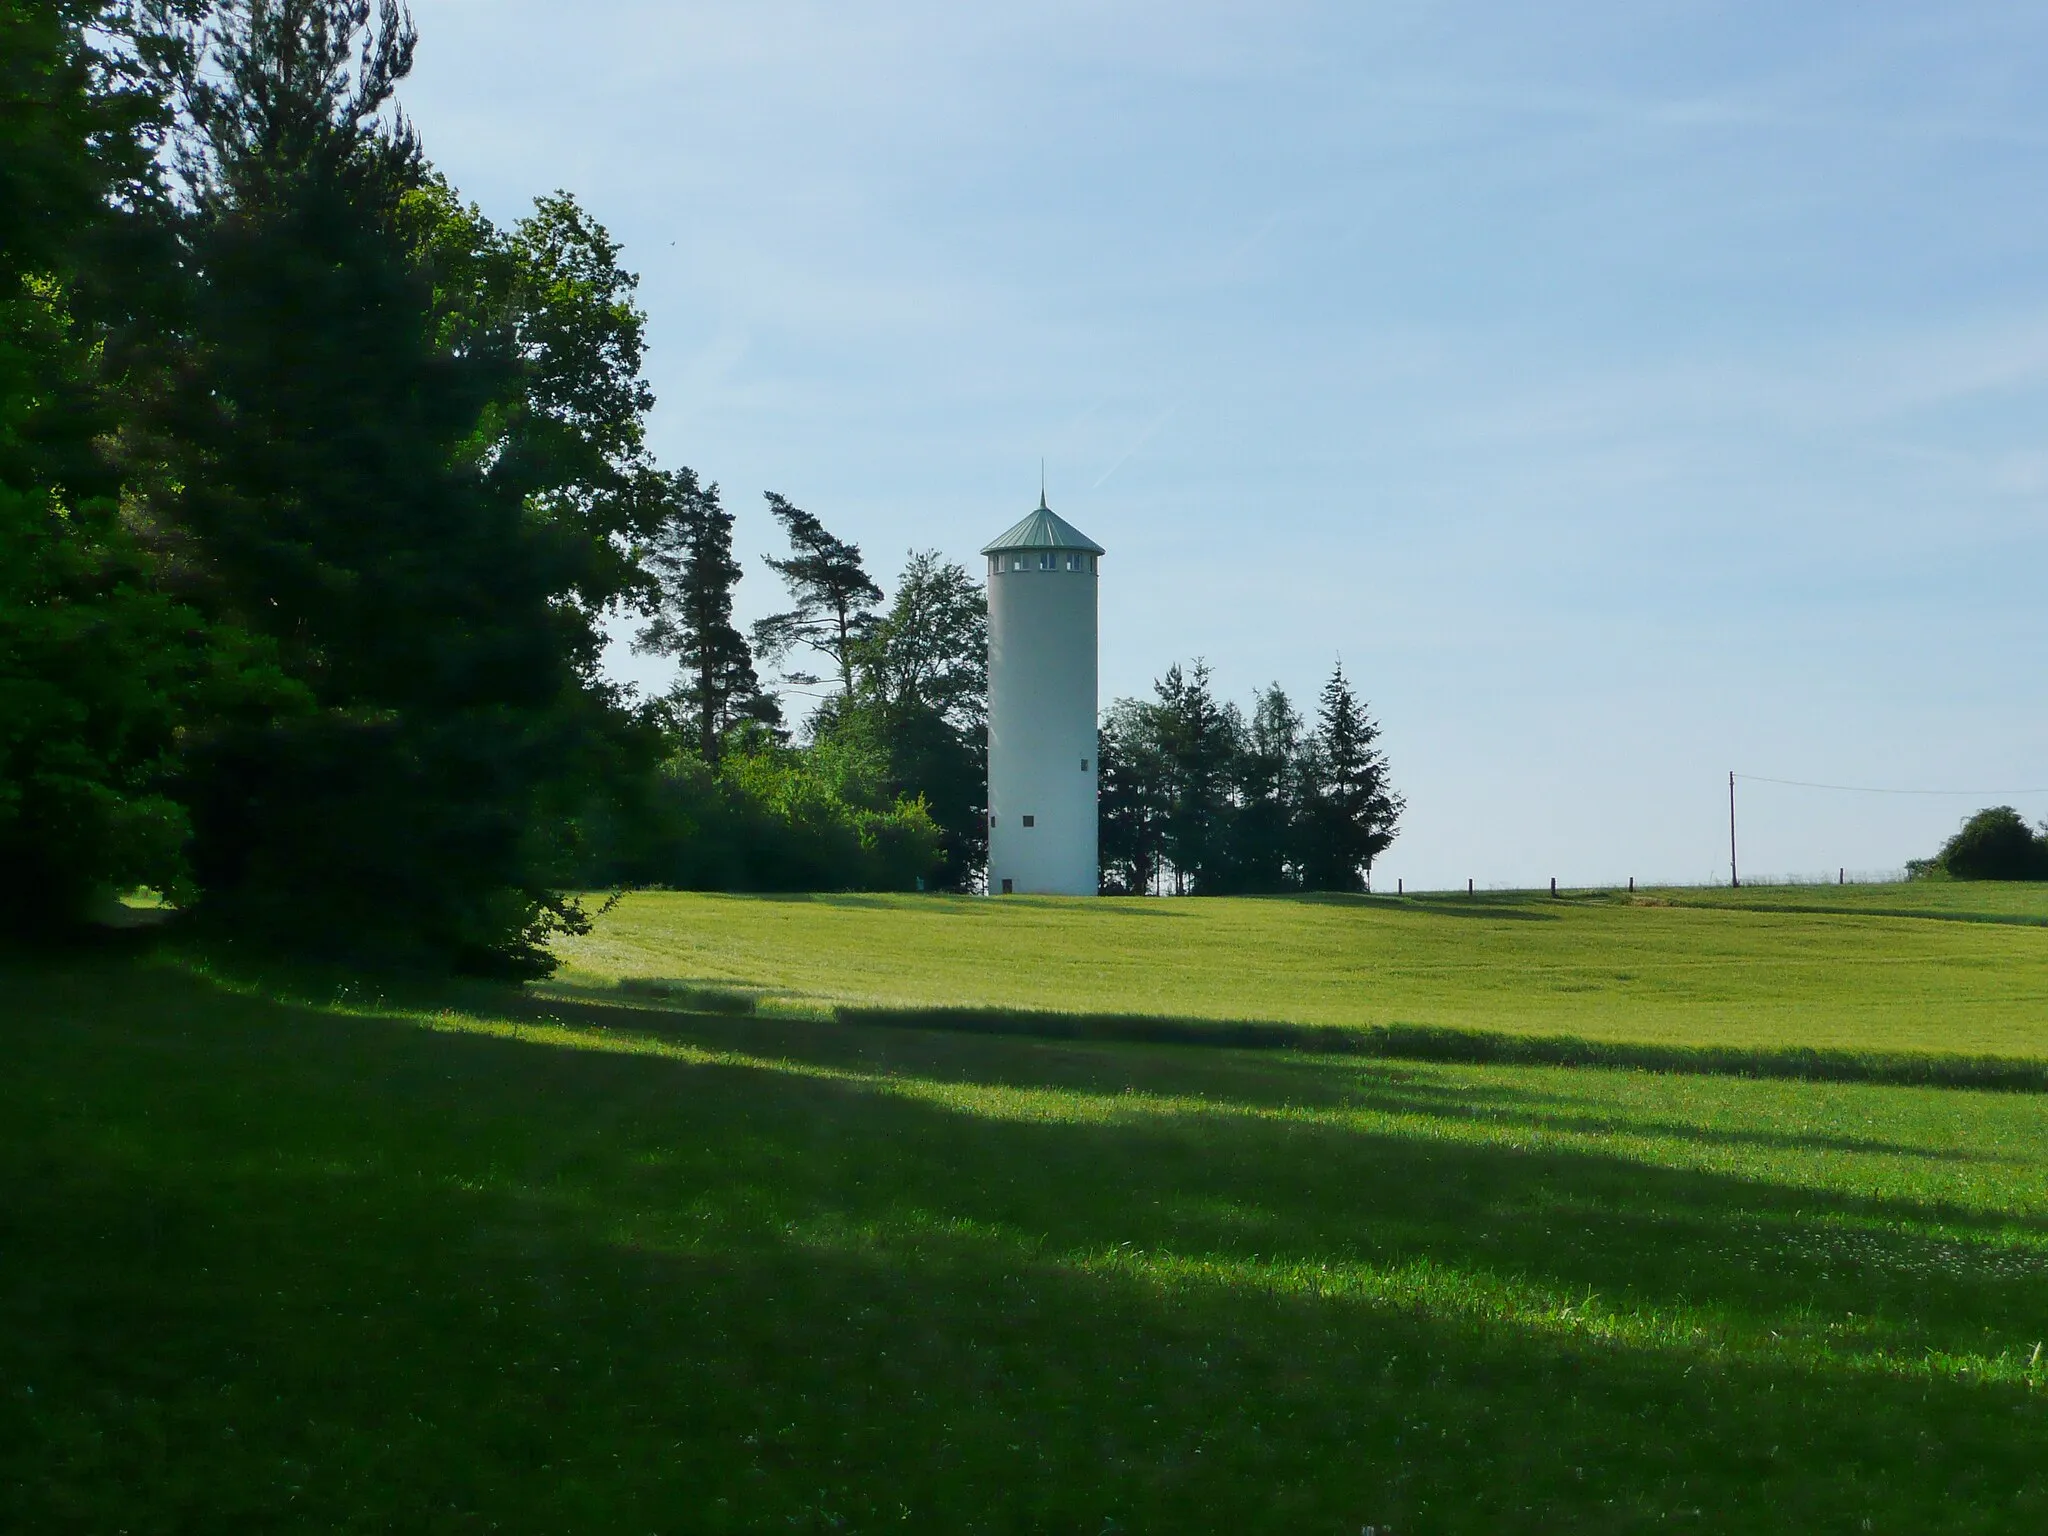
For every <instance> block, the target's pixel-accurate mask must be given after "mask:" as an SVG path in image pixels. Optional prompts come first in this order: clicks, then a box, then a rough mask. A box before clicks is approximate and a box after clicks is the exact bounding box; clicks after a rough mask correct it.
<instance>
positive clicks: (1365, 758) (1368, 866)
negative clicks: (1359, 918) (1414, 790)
mask: <svg viewBox="0 0 2048 1536" xmlns="http://www.w3.org/2000/svg"><path fill="white" fill-rule="evenodd" d="M1379 735H1380V728H1379V726H1378V725H1377V724H1375V723H1374V722H1373V720H1372V718H1371V716H1370V715H1368V714H1367V713H1366V710H1365V707H1364V706H1363V705H1362V704H1360V703H1359V701H1358V696H1357V695H1356V694H1355V693H1353V692H1352V689H1351V684H1350V682H1349V681H1348V680H1347V679H1346V678H1345V676H1344V667H1343V664H1342V663H1339V664H1338V666H1337V668H1336V670H1335V671H1333V672H1332V673H1331V674H1330V680H1329V681H1328V682H1327V683H1325V684H1324V685H1323V692H1322V697H1321V699H1320V701H1319V702H1318V705H1317V709H1316V730H1315V735H1314V738H1313V740H1312V741H1311V743H1310V746H1309V750H1308V753H1307V764H1306V766H1307V772H1306V776H1305V779H1306V781H1305V783H1304V785H1303V790H1302V807H1301V827H1302V836H1303V842H1302V851H1301V860H1302V866H1303V883H1304V884H1305V885H1306V886H1307V887H1308V888H1309V889H1310V890H1317V891H1356V890H1361V889H1363V888H1364V887H1365V885H1366V883H1367V881H1368V880H1369V879H1370V878H1371V874H1372V865H1373V860H1375V859H1376V858H1378V857H1379V855H1380V854H1381V853H1383V852H1384V851H1385V850H1386V849H1387V847H1388V845H1389V844H1391V843H1392V842H1393V841H1394V833H1395V830H1396V828H1397V827H1398V825H1399V823H1400V819H1401V811H1402V809H1403V808H1404V806H1405V805H1406V802H1405V801H1404V800H1403V799H1402V798H1401V797H1400V796H1399V795H1397V794H1395V793H1394V792H1393V789H1392V788H1391V786H1390V785H1389V783H1388V780H1387V762H1386V757H1385V755H1384V754H1383V753H1381V752H1380V750H1379V748H1378V747H1377V745H1376V743H1377V742H1378V740H1379Z"/></svg>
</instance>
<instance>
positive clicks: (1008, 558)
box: [988, 549, 1095, 576]
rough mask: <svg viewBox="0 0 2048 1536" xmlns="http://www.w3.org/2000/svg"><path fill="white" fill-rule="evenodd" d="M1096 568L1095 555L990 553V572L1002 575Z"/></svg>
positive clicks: (993, 574)
mask: <svg viewBox="0 0 2048 1536" xmlns="http://www.w3.org/2000/svg"><path fill="white" fill-rule="evenodd" d="M1094 569H1095V557H1094V556H1093V555H1078V554H1069V555H1063V554H1060V553H1059V552H1058V551H1056V550H1050V549H1048V550H1044V551H1034V552H1032V553H1029V554H1009V555H990V556H989V557H988V573H989V575H991V576H996V575H1000V574H1001V573H1002V572H1003V571H1005V570H1011V571H1092V570H1094Z"/></svg>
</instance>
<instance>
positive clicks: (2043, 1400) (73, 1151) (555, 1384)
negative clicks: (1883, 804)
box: [0, 888, 2048, 1536]
mask: <svg viewBox="0 0 2048 1536" xmlns="http://www.w3.org/2000/svg"><path fill="white" fill-rule="evenodd" d="M1731 894H1732V893H1731ZM1741 894H1742V896H1743V897H1745V898H1748V897H1751V896H1752V895H1754V900H1753V901H1750V902H1748V903H1747V904H1745V905H1744V906H1740V907H1731V906H1730V905H1729V904H1728V903H1727V902H1724V901H1723V900H1722V899H1721V898H1720V897H1711V896H1707V895H1705V894H1704V893H1702V894H1701V895H1700V898H1699V900H1698V901H1697V904H1695V905H1689V906H1651V905H1643V906H1630V905H1626V904H1623V903H1619V902H1613V901H1606V900H1600V901H1593V900H1586V901H1566V902H1560V903H1557V904H1555V906H1553V905H1552V904H1550V903H1548V901H1547V899H1538V898H1505V897H1502V898H1486V899H1483V900H1481V901H1479V902H1477V903H1475V904H1474V905H1473V907H1472V908H1471V909H1468V910H1467V911H1450V910H1444V908H1445V907H1446V906H1447V905H1448V903H1447V902H1446V903H1441V904H1440V903H1437V902H1434V901H1431V902H1422V903H1416V904H1414V905H1412V906H1407V907H1398V908H1397V907H1390V906H1384V905H1381V904H1373V905H1370V906H1368V905H1367V904H1365V903H1305V902H1296V903H1289V902H1245V903H1214V904H1211V903H1196V902H1182V903H1157V904H1149V905H1148V904H1135V903H1134V904H1123V903H1103V904H1095V905H1090V904H1080V903H1074V904H1059V903H1038V902H1016V903H980V904H976V903H963V902H948V901H940V900H936V899H932V900H926V901H923V902H911V901H907V900H906V901H895V900H883V899H859V900H856V899H852V898H833V899H818V900H811V901H766V900H755V901H743V900H728V899H714V898H690V897H665V896H647V897H638V898H632V899H629V900H628V901H627V902H626V903H624V904H622V906H621V907H620V908H619V909H618V910H616V911H615V912H613V913H612V914H610V915H609V916H607V917H606V918H605V919H604V920H603V922H601V924H600V926H599V930H598V932H597V933H596V934H595V935H593V936H592V937H591V938H590V939H587V940H583V941H579V942H578V943H577V944H576V945H575V946H574V947H573V951H572V955H571V958H572V961H573V967H574V968H573V971H572V973H571V974H570V975H568V976H566V977H565V978H564V979H563V981H562V983H561V984H560V986H559V987H558V988H554V989H552V993H551V995H542V996H540V997H534V996H531V995H528V996H521V995H517V994H513V993H510V992H500V991H493V990H489V989H476V990H464V991H460V992H454V991H447V992H441V993H438V994H433V995H429V994H424V993H421V994H406V995H400V996H392V997H380V996H379V995H378V994H377V992H376V990H375V989H374V988H372V987H370V986H369V985H367V984H366V983H363V982H361V981H360V980H358V981H354V982H352V983H350V984H348V985H346V986H344V985H341V984H337V982H336V981H335V980H334V979H333V978H314V977H312V976H309V975H304V974H300V975H297V976H288V977H284V978H278V977H276V976H272V977H270V978H269V980H268V982H267V983H266V982H264V981H263V980H262V979H261V978H258V977H256V976H254V975H252V974H251V973H248V972H245V971H239V970H236V969H234V968H231V967H230V968H225V969H223V968H222V967H221V966H220V965H219V964H218V963H217V962H216V963H211V964H209V963H202V962H200V961H198V960H195V959H192V958H190V957H181V956H180V955H179V954H178V953H177V952H175V951H173V950H168V949H166V950H162V951H159V952H157V953H154V954H150V953H135V954H131V953H126V952H115V951H111V950H110V951H108V952H105V953H83V954H75V955H71V956H62V957H56V958H48V957H45V958H41V959H29V958H23V957H16V958H15V959H12V960H8V961H0V1061H4V1063H5V1067H6V1070H5V1071H4V1072H0V1529H9V1530H13V1529H20V1530H35V1531H67V1530H71V1531H117V1530H125V1531H130V1532H137V1533H140V1532H182V1531H214V1530H282V1529H304V1530H321V1531H327V1530H385V1529H398V1530H425V1531H450V1532H467V1531H489V1530H500V1531H614V1530H617V1531H629V1532H643V1531H658V1532H681V1531H700V1530H704V1531H717V1530H735V1531H737V1530H777V1531H790V1530H799V1531H803V1530H808V1531H874V1530H929V1531H988V1532H1008V1531H1046V1532H1087V1533H1090V1536H1097V1533H1102V1532H1110V1531H1120V1532H1151V1531H1172V1532H1181V1531H1232V1532H1235V1531H1260V1530H1271V1531H1287V1532H1296V1531H1301V1532H1329V1533H1333V1536H1334V1533H1346V1536H1349V1533H1356V1532H1358V1531H1359V1530H1361V1529H1362V1528H1364V1527H1367V1526H1371V1527H1374V1528H1375V1529H1377V1530H1378V1531H1381V1532H1385V1531H1387V1530H1389V1529H1391V1530H1392V1531H1394V1532H1397V1533H1404V1536H1405V1533H1418V1536H1419V1533H1425V1532H1435V1531H1443V1532H1496V1531H1532V1532H1534V1531H1542V1532H1550V1531H1560V1530H1571V1531H1588V1532H1624V1531H1651V1530H1665V1529H1672V1528H1678V1529H1695V1530H1701V1531H1732V1530H1740V1531H1744V1532H1814V1531H1845V1532H1858V1531H1865V1530H1869V1531H1878V1532H1916V1533H1917V1532H1928V1531H1982V1532H2011V1531H2031V1530H2039V1529H2042V1528H2044V1527H2048V1462H2044V1461H2043V1458H2042V1456H2041V1447H2042V1445H2043V1444H2044V1443H2048V1349H2044V1347H2043V1346H2044V1343H2048V1096H2043V1095H2040V1094H2032V1093H2001V1092H1974V1091H1958V1090H1954V1089H1940V1088H1928V1087H1903V1086H1889V1085H1881V1084H1871V1083H1841V1082H1801V1081H1786V1080H1761V1079H1748V1078H1743V1077H1739V1076H1730V1075H1717V1074H1703V1073H1651V1072H1642V1071H1622V1070H1610V1069H1592V1068H1562V1067H1527V1066H1467V1065H1452V1064H1443V1063H1429V1062H1409V1061H1390V1060H1382V1059H1364V1058H1359V1057H1345V1056H1332V1055H1323V1054H1312V1053H1302V1052H1295V1051H1286V1050H1231V1049H1222V1048H1216V1047H1205V1046H1196V1045H1180V1046H1165V1045H1135V1044H1127V1043H1104V1042H1095V1041H1086V1042H1071V1041H1049V1040H1045V1039H1035V1038H1028V1037H1021V1036H1004V1035H991V1034H972V1033H963V1032H960V1031H958V1030H950V1031H947V1030H937V1031H935V1030H925V1029H916V1028H900V1027H884V1026H881V1025H879V1024H874V1023H862V1024H858V1025H848V1024H843V1023H836V1022H832V1021H831V1018H830V1017H829V1015H830V1013H831V1010H832V1009H834V1008H836V1007H838V1006H839V1005H841V1004H844V1003H851V1004H869V1005H883V1004H886V1005H888V1006H891V1007H894V1008H897V1009H899V1010H915V1009H919V1008H929V1009H942V1008H945V1007H952V1006H962V1005H988V1006H1000V1007H1026V1008H1046V1009H1061V1010H1066V1011H1069V1012H1075V1013H1081V1014H1096V1013H1100V1014H1109V1013H1126V1012H1141V1013H1149V1014H1157V1015H1161V1016H1165V1015H1169V1014H1172V1013H1174V1012H1176V1011H1185V1012H1186V1013H1188V1014H1190V1015H1196V1016H1199V1017H1203V1018H1210V1019H1224V1018H1230V1019H1237V1018H1256V1019H1263V1020H1271V1021H1276V1022H1309V1023H1347V1022H1348V1023H1358V1022H1371V1021H1374V1020H1378V1019H1382V1018H1394V1019H1416V1018H1424V1017H1427V1018H1430V1019H1434V1020H1436V1021H1438V1022H1441V1023H1445V1024H1448V1025H1452V1026H1457V1027H1465V1026H1468V1025H1473V1026H1480V1027H1486V1028H1495V1029H1518V1030H1537V1031H1567V1032H1573V1033H1578V1034H1581V1035H1586V1036H1588V1037H1591V1036H1593V1035H1595V1034H1599V1035H1602V1036H1604V1037H1607V1038H1613V1039H1644V1040H1658V1041H1667V1042H1680V1043H1691V1044H1700V1043H1708V1044H1711V1043H1714V1042H1715V1041H1717V1040H1718V1041H1721V1042H1722V1043H1726V1042H1727V1041H1728V1040H1735V1041H1737V1042H1748V1043H1753V1044H1757V1045H1759V1046H1775V1045H1777V1044H1780V1043H1782V1041H1783V1039H1784V1038H1785V1037H1786V1035H1787V1034H1788V1033H1789V1032H1800V1031H1803V1032H1805V1034H1804V1036H1803V1038H1806V1039H1808V1040H1814V1041H1824V1042H1831V1043H1835V1044H1838V1045H1841V1046H1843V1047H1845V1048H1849V1049H1859V1048H1861V1047H1862V1046H1864V1045H1865V1044H1867V1043H1868V1042H1867V1041H1866V1040H1865V1038H1864V1033H1863V1032H1864V1031H1867V1030H1871V1029H1878V1028H1881V1029H1883V1030H1885V1031H1886V1032H1887V1033H1886V1034H1885V1035H1884V1044H1885V1048H1886V1049H1929V1050H1950V1049H1969V1050H1988V1049H1996V1050H2000V1051H2004V1052H2008V1053H2014V1054H2019V1055H2031V1056H2034V1057H2043V1056H2048V1028H2044V1021H2043V1009H2042V1008H2041V1006H2040V999H2041V995H2042V989H2043V985H2044V971H2048V965H2044V961H2048V929H2043V928H2041V927H2039V926H2035V924H2037V923H2038V921H2039V919H2040V917H2041V916H2042V915H2044V914H2042V913H2041V912H2040V910H2039V905H2038V902H2037V900H2036V893H2032V892H2028V893H2017V892H2014V891H2012V890H1983V889H1980V890H1978V891H1976V892H1969V891H1967V890H1966V891H1965V892H1964V893H1963V894H1962V895H1960V896H1957V895H1952V894H1950V893H1949V892H1943V893H1942V894H1941V896H1940V897H1938V898H1929V897H1928V895H1927V893H1926V892H1923V891H1920V890H1917V889H1910V888H1909V889H1906V890H1903V891H1899V892H1894V893H1890V894H1887V893H1882V892H1859V891H1854V890H1852V891H1851V892H1849V893H1847V894H1846V895H1842V896H1839V897H1838V898H1836V901H1835V904H1834V905H1833V906H1832V907H1831V909H1830V910H1828V911H1823V912H1798V911H1790V910H1787V909H1786V908H1787V907H1788V906H1790V905H1799V904H1800V902H1797V901H1794V900H1793V899H1792V898H1791V897H1789V896H1783V895H1781V894H1780V893H1747V892H1745V893H1741ZM1800 894H1801V895H1802V896H1803V897H1804V898H1807V900H1806V903H1805V904H1808V905H1811V904H1813V903H1812V901H1811V900H1810V898H1812V897H1814V896H1815V895H1816V893H1815V892H1813V891H1808V892H1804V893H1800ZM1820 894H1822V895H1825V894H1826V893H1820ZM1655 899H1657V900H1666V899H1669V900H1674V901H1677V900H1684V901H1693V900H1694V893H1682V894H1681V893H1667V894H1666V895H1664V896H1659V897H1657V898H1655ZM1930 901H1933V902H1935V903H1937V905H1938V904H1939V903H1947V905H1945V906H1939V905H1938V910H1941V911H1944V912H1946V913H1947V916H1946V917H1902V916H1898V915H1896V913H1897V912H1898V911H1900V910H1902V909H1904V908H1906V907H1908V906H1909V905H1911V904H1913V903H1927V902H1930ZM1773 904H1775V906H1774V905H1773ZM1929 909H1930V910H1934V909H1937V908H1936V907H1930V908H1929ZM1473 911H1476V912H1477V913H1478V915H1471V914H1472V912H1473ZM1517 914H1520V915H1517ZM1972 918H1976V919H1992V918H1995V919H1997V920H1996V921H1990V920H1983V921H1968V920H1958V919H1972ZM1233 945H1235V946H1238V948H1237V951H1236V952H1235V953H1233V952H1232V948H1231V946H1233ZM1147 946H1157V947H1156V949H1154V950H1153V951H1152V953H1153V954H1154V955H1155V956H1156V959H1155V961H1154V964H1153V967H1152V968H1153V970H1154V972H1155V973H1156V974H1155V982H1156V984H1155V985H1153V986H1151V987H1149V988H1148V987H1147V985H1146V983H1145V980H1144V976H1143V971H1144V966H1145V959H1146V954H1147ZM1696 950H1699V951H1703V952H1704V953H1703V955H1702V954H1701V953H1694V951H1696ZM1460 956H1463V957H1464V958H1463V961H1462V963H1460V960H1459V957H1460ZM1603 966H1604V967H1605V970H1604V971H1603V970H1602V967H1603ZM1622 973H1627V974H1626V976H1624V975H1623V974H1622ZM635 978H637V979H639V982H640V985H638V986H637V987H622V986H621V985H620V983H621V982H624V981H628V980H632V979H635ZM650 979H652V981H655V982H659V983H661V984H662V985H665V986H668V987H669V988H671V990H672V991H674V990H675V989H681V991H680V992H679V993H677V995H680V996H684V997H689V996H691V995H694V996H695V997H696V998H697V1000H698V1001H700V1002H712V1003H721V1004H723V1003H725V1001H726V999H725V997H724V996H721V995H720V994H721V993H725V994H733V993H745V995H747V996H749V997H755V996H758V997H761V998H764V999H767V1000H768V1008H767V1011H766V1012H764V1013H757V1014H755V1015H752V1016H723V1017H721V1016H714V1015H708V1014H703V1013H690V1012H685V1011H680V1010H678V1009H676V1008H675V1007H673V1006H668V1005H667V1004H668V1003H672V1002H673V997H671V998H670V999H666V1000H665V999H664V998H663V997H662V996H661V994H660V993H659V992H657V991H656V990H654V988H653V986H652V985H651V984H650ZM1575 987H1576V988H1578V990H1573V988H1575ZM691 989H694V994H693V992H692V990H691ZM1951 991H1952V992H1954V994H1955V1005H1954V1006H1953V1007H1950V1006H1948V1005H1947V1004H1946V1003H1945V1001H1944V999H1945V997H1946V995H1947V994H1948V993H1949V992H1951ZM777 1009H780V1010H782V1011H781V1012H779V1013H778V1012H777V1011H776V1010H777ZM1425 1009H1436V1010H1438V1011H1437V1012H1435V1013H1430V1014H1425V1013H1424V1012H1423V1010H1425ZM1378 1010H1384V1012H1382V1011H1378ZM807 1015H808V1016H807ZM1774 1016H1780V1017H1782V1019H1783V1020H1784V1024H1783V1027H1782V1028H1781V1029H1779V1030H1776V1031H1774V1030H1773V1028H1772V1019H1773V1017H1774Z"/></svg>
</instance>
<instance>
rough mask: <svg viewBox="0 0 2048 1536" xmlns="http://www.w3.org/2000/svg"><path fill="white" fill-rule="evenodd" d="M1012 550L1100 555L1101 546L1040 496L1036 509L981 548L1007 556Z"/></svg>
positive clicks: (984, 550)
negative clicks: (1084, 551)
mask: <svg viewBox="0 0 2048 1536" xmlns="http://www.w3.org/2000/svg"><path fill="white" fill-rule="evenodd" d="M1013 549H1085V550H1087V551H1088V553H1089V554H1091V555H1099V554H1103V553H1104V552H1105V551H1104V550H1103V548H1102V546H1101V545H1100V544H1098V543H1096V542H1095V541H1094V540H1093V539H1091V538H1089V537H1088V535H1087V534H1085V533H1083V532H1082V531H1081V530H1080V529H1078V528H1076V527H1075V526H1074V525H1073V524H1072V523H1070V522H1068V521H1067V520H1066V519H1065V518H1063V517H1061V516H1060V515H1059V514H1058V513H1057V512H1055V511H1053V510H1052V508H1050V507H1048V506H1047V505H1046V504H1045V496H1044V494H1043V493H1041V494H1040V495H1039V498H1038V510H1037V511H1035V512H1033V513H1032V514H1031V515H1030V516H1029V517H1027V518H1025V519H1024V521H1023V522H1021V523H1019V524H1018V525H1017V526H1016V527H1014V528H1012V529H1011V530H1010V531H1009V532H1007V533H1005V534H1004V535H1003V536H1002V537H1001V538H999V539H996V540H995V541H994V542H992V543H988V544H984V545H982V546H981V552H982V553H983V554H984V555H1001V554H1007V553H1009V552H1010V551H1011V550H1013Z"/></svg>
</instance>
